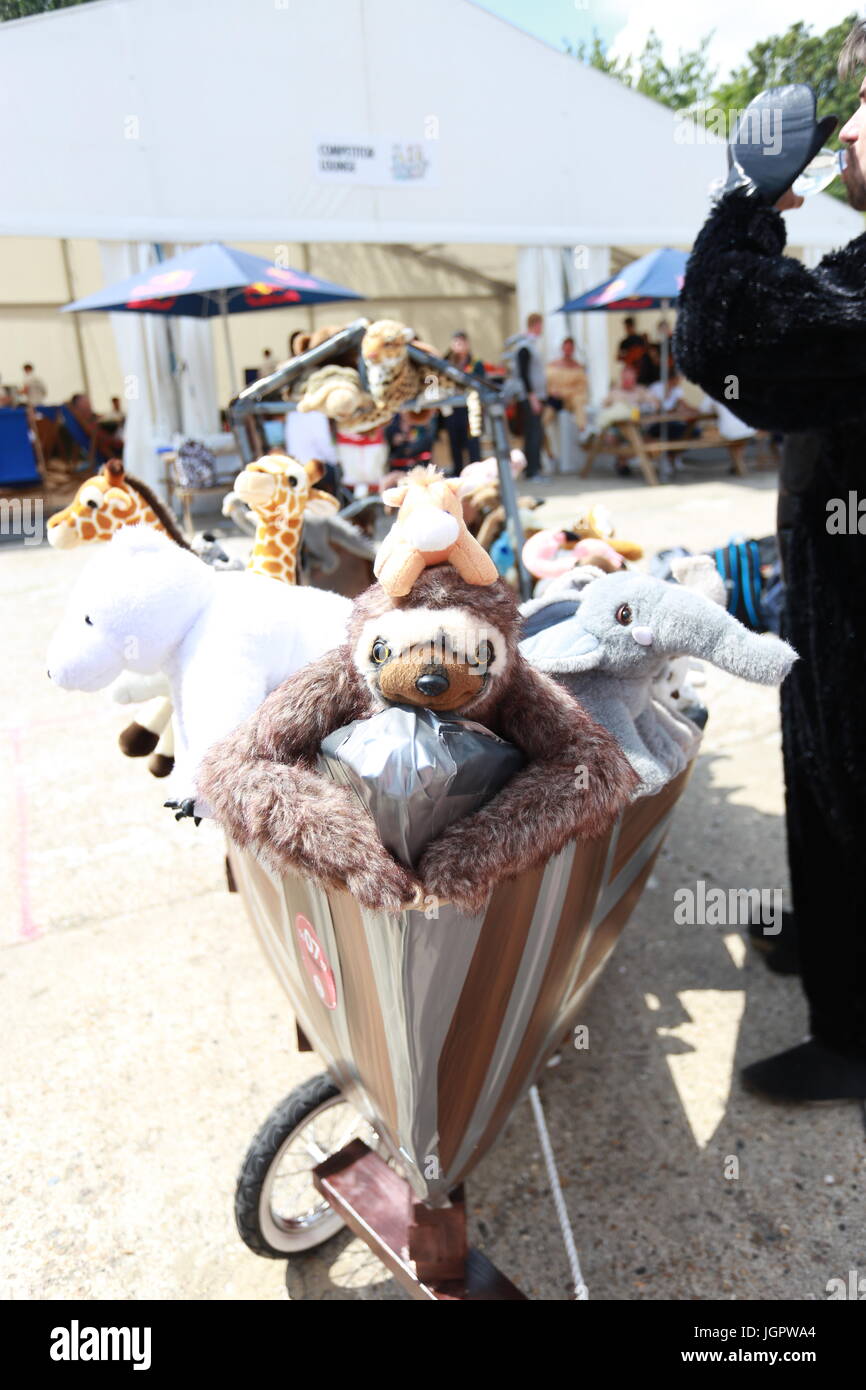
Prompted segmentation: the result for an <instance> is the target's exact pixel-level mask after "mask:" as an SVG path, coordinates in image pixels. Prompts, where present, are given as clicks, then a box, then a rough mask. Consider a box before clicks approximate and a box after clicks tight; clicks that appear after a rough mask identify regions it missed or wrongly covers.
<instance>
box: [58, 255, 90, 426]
mask: <svg viewBox="0 0 866 1390" xmlns="http://www.w3.org/2000/svg"><path fill="white" fill-rule="evenodd" d="M60 255H61V257H62V258H63V274H64V276H65V278H66V293H67V294H68V295H69V298H70V300H73V299H74V298H75V290H74V288H73V285H72V264H71V262H70V259H69V242H68V241H66V239H65V238H61V241H60ZM70 317H71V319H72V329H73V332H74V333H75V347H76V350H77V353H78V367H79V370H80V372H81V384H82V386H83V387H84V391H85V394H86V395H87V398H88V400H90V399H91V395H90V373H89V372H88V370H87V357H86V356H85V352H84V336H83V334H82V332H81V320H80V319H79V317H78V315H77V314H71V315H70Z"/></svg>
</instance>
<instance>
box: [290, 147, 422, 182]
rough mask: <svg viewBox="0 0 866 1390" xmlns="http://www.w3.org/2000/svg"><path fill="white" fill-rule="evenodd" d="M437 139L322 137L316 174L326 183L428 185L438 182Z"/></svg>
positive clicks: (315, 154)
mask: <svg viewBox="0 0 866 1390" xmlns="http://www.w3.org/2000/svg"><path fill="white" fill-rule="evenodd" d="M436 143H437V142H436V141H435V140H428V139H426V138H425V137H424V136H423V135H420V136H405V135H404V136H399V135H376V136H370V137H367V136H362V137H360V138H359V137H355V138H348V139H347V138H346V137H344V136H331V135H324V136H319V137H318V138H317V139H316V142H315V147H314V151H313V153H314V162H315V176H316V178H317V179H318V180H319V181H320V182H322V183H347V184H357V185H358V186H359V187H360V186H364V185H366V186H367V187H373V188H417V187H419V186H423V187H425V188H430V187H432V186H433V185H434V184H435V183H436V182H437V180H436V163H435V158H434V156H435V151H436Z"/></svg>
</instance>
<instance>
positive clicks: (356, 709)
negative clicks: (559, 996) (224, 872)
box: [200, 564, 636, 915]
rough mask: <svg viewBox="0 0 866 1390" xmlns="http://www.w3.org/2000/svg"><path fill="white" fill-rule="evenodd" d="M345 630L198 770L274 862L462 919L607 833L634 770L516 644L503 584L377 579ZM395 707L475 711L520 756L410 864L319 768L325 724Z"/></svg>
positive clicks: (373, 900) (375, 904)
mask: <svg viewBox="0 0 866 1390" xmlns="http://www.w3.org/2000/svg"><path fill="white" fill-rule="evenodd" d="M347 631H348V642H347V643H346V645H345V646H343V647H340V648H337V649H336V650H334V651H333V652H331V653H329V654H328V655H327V656H325V657H323V658H321V659H320V660H317V661H314V662H313V663H312V664H311V665H309V666H307V667H306V668H305V669H304V670H302V671H299V672H298V673H297V674H296V675H294V676H293V677H291V679H289V680H287V681H286V682H284V684H283V685H281V686H280V687H279V688H278V689H277V690H275V691H273V693H272V694H271V695H269V696H268V698H267V699H266V700H265V701H264V703H263V704H262V705H261V707H260V708H259V710H258V711H257V712H256V714H255V715H254V716H253V717H252V718H251V719H249V720H248V721H247V722H246V723H245V724H244V725H242V726H241V727H240V728H239V729H237V730H236V731H235V732H234V733H233V734H232V735H231V736H230V737H228V738H226V739H224V740H223V741H222V742H221V743H219V744H217V745H216V746H214V747H213V748H212V749H211V750H210V752H209V754H208V757H207V759H206V762H205V764H204V767H203V769H202V773H201V778H200V787H201V791H202V794H203V795H204V796H205V797H206V798H207V800H208V802H209V804H210V806H211V807H212V809H213V812H214V815H215V817H216V819H217V820H218V821H220V822H221V824H222V825H223V826H224V828H225V829H226V831H227V832H228V833H229V835H230V836H231V837H232V839H233V840H234V841H235V842H236V843H237V844H238V845H240V846H241V847H243V848H248V849H251V850H253V851H254V852H255V853H256V854H257V855H258V856H259V857H260V858H261V859H262V860H263V862H265V863H266V864H267V865H269V867H271V868H272V869H273V870H274V871H276V872H277V873H281V872H284V871H285V870H286V869H296V870H298V871H300V872H301V873H304V874H306V875H309V876H311V877H313V878H315V879H317V880H319V881H320V882H322V883H324V884H326V885H331V884H345V885H346V887H347V888H348V890H349V892H350V893H352V894H353V895H354V896H355V898H356V899H357V901H358V902H359V903H360V904H361V905H362V906H364V907H369V908H373V909H379V910H385V911H389V912H394V911H397V910H398V909H399V908H400V906H401V905H403V904H406V903H408V902H412V901H413V900H414V901H415V902H420V901H421V900H422V898H423V897H424V896H425V895H434V896H436V897H438V898H439V899H441V900H443V901H445V900H448V901H450V902H452V903H453V904H454V905H455V906H456V907H457V908H458V910H459V911H461V912H464V913H466V914H469V915H471V914H473V913H476V912H479V911H480V910H481V909H482V907H483V906H484V904H485V902H486V899H487V896H488V894H489V892H490V890H491V889H492V888H493V887H494V885H495V884H496V883H498V882H499V881H500V880H501V879H504V878H511V877H515V876H516V875H518V874H520V873H522V872H524V870H526V869H530V868H534V867H536V866H538V865H541V864H543V863H544V862H545V861H546V860H547V859H548V858H549V857H550V856H551V855H552V854H555V853H557V852H558V851H559V850H561V849H562V848H563V846H564V845H565V844H567V843H568V841H569V840H571V839H575V838H582V839H586V838H593V837H595V836H599V835H602V834H603V833H604V832H605V831H606V830H607V829H608V828H609V826H610V825H611V823H612V822H613V820H614V819H615V818H616V816H617V815H618V813H619V812H620V811H621V810H622V809H623V807H624V806H625V805H626V803H627V802H628V800H629V797H630V795H631V793H632V791H633V788H634V787H635V786H636V778H635V775H634V773H633V772H632V770H631V768H630V767H629V764H628V762H627V760H626V758H625V756H624V754H623V753H622V752H621V751H620V749H619V747H618V746H617V744H616V742H615V741H614V739H613V738H612V737H611V736H610V735H609V734H608V733H607V732H606V731H605V730H604V729H602V728H601V726H600V725H598V724H596V723H595V722H594V721H593V720H592V719H591V718H590V717H589V715H588V714H587V713H586V712H585V711H584V710H583V708H582V707H581V706H580V705H579V704H578V703H577V701H576V700H575V699H574V698H573V697H572V696H570V695H569V694H568V693H567V692H566V691H564V690H562V689H561V688H560V687H558V686H557V685H555V684H554V683H553V682H552V681H551V680H550V679H549V678H548V677H547V676H544V675H542V674H541V673H540V672H538V671H535V670H533V669H532V668H531V667H530V666H529V665H528V664H527V663H526V662H525V661H524V659H523V657H522V656H521V655H520V653H519V651H518V650H517V642H518V638H519V633H520V615H519V613H518V610H517V605H516V602H515V600H514V597H513V595H512V594H511V591H510V590H509V589H508V587H507V586H506V584H505V583H504V581H502V580H497V581H496V582H495V583H493V584H491V585H488V586H483V587H482V586H479V585H473V584H468V583H466V581H465V580H463V579H461V577H460V576H459V574H458V573H457V572H456V570H454V569H453V568H452V567H451V566H450V565H447V564H445V565H436V566H433V567H431V568H430V569H427V570H425V571H424V573H423V574H422V575H421V576H420V577H419V578H418V579H417V581H416V582H415V584H414V586H413V588H412V590H411V592H410V593H409V594H408V595H406V596H405V597H402V598H391V597H389V596H388V594H387V593H386V592H385V590H384V589H382V588H381V586H380V585H378V584H374V585H373V586H372V587H371V588H369V589H367V590H366V592H365V593H363V594H361V595H360V597H359V598H357V599H356V600H355V604H354V608H353V612H352V615H351V617H350V620H349V624H348V629H347ZM388 704H401V705H415V706H423V707H424V708H426V709H430V710H434V711H437V712H439V713H442V714H451V715H455V716H459V717H460V718H464V717H465V718H468V719H471V720H473V721H475V722H476V723H480V724H483V725H484V726H485V727H486V728H488V729H490V730H491V731H492V732H493V733H495V734H498V735H499V736H500V737H501V738H503V739H506V740H508V741H509V742H510V743H512V744H514V745H515V746H516V747H517V748H519V749H520V750H521V752H522V753H523V754H524V756H525V758H526V765H525V766H524V767H523V768H522V770H521V771H520V772H518V773H517V774H516V775H515V776H514V777H512V778H511V780H510V781H509V782H507V783H506V785H505V786H504V787H503V788H502V789H501V790H500V791H499V792H498V793H497V795H495V796H494V797H493V798H492V800H490V801H488V802H487V803H486V805H484V806H482V807H481V809H480V810H478V811H476V812H474V813H473V814H472V815H469V816H466V817H465V818H464V819H463V820H460V821H458V822H456V823H454V824H452V825H451V826H449V828H448V829H447V830H446V831H445V832H444V834H442V835H441V836H439V837H438V839H436V840H433V841H432V842H431V843H430V844H429V845H428V846H427V848H426V850H425V851H424V854H423V856H422V858H421V861H420V863H419V864H418V866H417V868H416V870H415V871H414V872H413V871H410V870H409V869H406V868H404V867H403V865H402V864H400V863H398V861H397V860H396V859H395V858H394V857H393V856H392V855H391V854H390V853H389V852H388V851H387V850H386V849H385V847H384V845H383V844H382V842H381V840H380V838H379V835H378V832H377V830H376V827H375V824H374V822H373V819H372V817H371V816H370V815H369V814H368V812H367V811H366V810H365V809H362V808H361V807H360V805H359V803H358V802H357V800H356V799H355V797H354V796H353V795H352V793H351V792H350V791H349V790H348V789H347V788H345V787H342V786H338V785H337V784H336V783H334V782H332V781H331V780H330V779H329V778H328V777H327V776H324V775H322V774H321V773H320V772H318V771H317V761H316V760H317V754H318V752H319V748H320V745H321V743H322V740H323V739H324V738H325V737H326V736H327V735H328V734H330V733H331V732H332V731H333V730H335V729H339V728H341V727H343V726H344V725H346V724H350V723H352V721H354V720H357V719H365V718H368V717H369V716H371V715H373V714H375V713H377V712H378V711H380V710H382V709H384V708H385V707H386V706H387V705H388ZM582 769H585V775H584V774H582V772H581V770H582Z"/></svg>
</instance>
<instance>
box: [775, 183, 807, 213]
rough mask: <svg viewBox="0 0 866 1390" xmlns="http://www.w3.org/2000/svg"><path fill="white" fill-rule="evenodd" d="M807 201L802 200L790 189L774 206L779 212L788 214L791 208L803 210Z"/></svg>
mask: <svg viewBox="0 0 866 1390" xmlns="http://www.w3.org/2000/svg"><path fill="white" fill-rule="evenodd" d="M805 201H806V199H805V198H801V197H800V195H799V193H795V192H794V190H793V189H792V188H789V189H787V190H786V191H785V192H784V193H783V194H782V196H781V198H780V199H779V200H778V202H776V203H775V204H774V206H775V209H776V211H777V212H787V211H788V209H789V208H801V207H802V206H803V204H804V203H805Z"/></svg>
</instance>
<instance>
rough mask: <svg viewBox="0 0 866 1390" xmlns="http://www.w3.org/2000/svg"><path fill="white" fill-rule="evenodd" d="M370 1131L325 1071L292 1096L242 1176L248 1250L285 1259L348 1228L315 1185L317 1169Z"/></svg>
mask: <svg viewBox="0 0 866 1390" xmlns="http://www.w3.org/2000/svg"><path fill="white" fill-rule="evenodd" d="M365 1128H366V1125H365V1122H364V1121H363V1120H362V1119H361V1117H360V1116H359V1115H358V1114H357V1112H356V1111H355V1110H353V1108H352V1107H351V1106H350V1105H349V1104H348V1103H347V1101H346V1100H345V1099H344V1098H343V1093H342V1091H341V1090H340V1088H339V1086H337V1085H336V1084H335V1083H334V1082H333V1081H332V1079H331V1077H330V1076H328V1074H327V1072H323V1073H321V1074H320V1075H319V1076H314V1077H311V1079H310V1080H309V1081H304V1082H303V1083H302V1084H301V1085H300V1086H296V1087H295V1089H294V1090H293V1091H290V1092H289V1094H288V1095H287V1096H286V1098H285V1100H283V1101H281V1102H280V1104H279V1105H278V1106H277V1107H276V1109H275V1110H273V1111H272V1112H271V1114H270V1115H269V1116H268V1118H267V1119H266V1120H265V1122H264V1124H263V1125H262V1127H261V1129H260V1130H259V1132H258V1134H257V1135H256V1137H255V1139H254V1140H253V1142H252V1144H251V1145H250V1147H249V1150H248V1152H247V1156H246V1158H245V1159H244V1161H243V1164H242V1166H241V1171H240V1174H239V1176H238V1184H237V1189H236V1192H235V1220H236V1222H237V1227H238V1231H239V1233H240V1237H241V1239H242V1240H243V1242H244V1244H245V1245H248V1246H249V1248H250V1250H253V1251H254V1252H255V1253H256V1254H257V1255H264V1256H265V1257H266V1258H268V1259H272V1260H284V1259H286V1258H287V1256H290V1255H296V1254H300V1253H301V1251H304V1250H312V1249H314V1248H315V1246H317V1245H322V1244H324V1242H325V1241H326V1240H330V1238H331V1236H334V1235H336V1234H337V1232H338V1231H339V1230H341V1229H342V1227H343V1225H344V1222H343V1219H342V1217H340V1216H338V1215H337V1213H336V1212H335V1211H333V1210H332V1209H331V1207H329V1206H328V1204H327V1202H326V1201H325V1199H324V1198H323V1197H322V1196H321V1194H320V1193H319V1192H317V1191H316V1189H315V1187H314V1186H313V1180H312V1170H313V1169H314V1168H315V1167H316V1166H317V1165H318V1164H319V1163H322V1162H323V1161H324V1159H326V1158H329V1157H330V1156H331V1154H334V1153H337V1152H338V1151H339V1150H340V1149H342V1148H343V1147H344V1146H345V1145H346V1144H348V1143H349V1141H350V1140H351V1139H354V1138H356V1137H358V1136H359V1135H362V1134H363V1130H364V1129H365Z"/></svg>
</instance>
